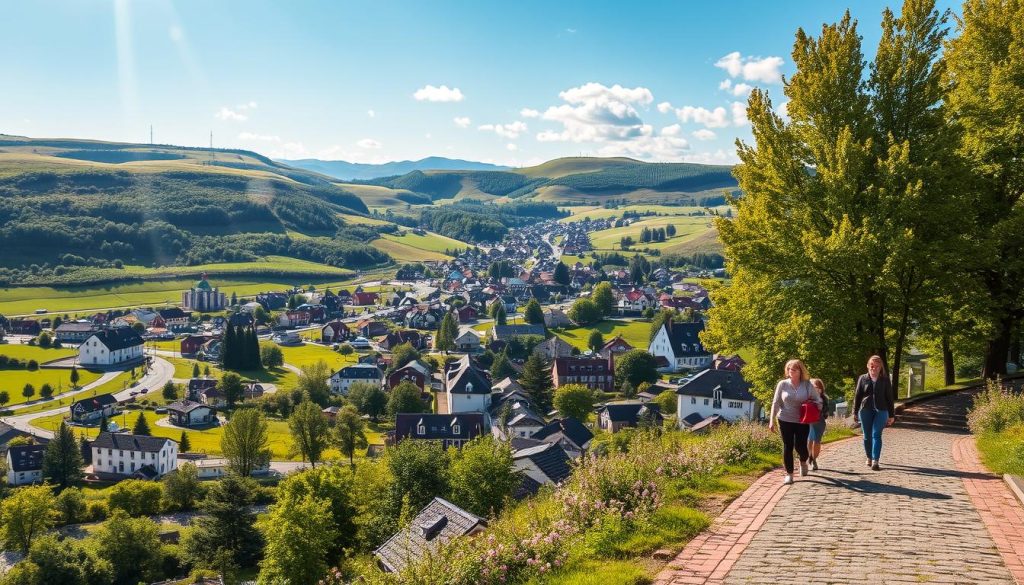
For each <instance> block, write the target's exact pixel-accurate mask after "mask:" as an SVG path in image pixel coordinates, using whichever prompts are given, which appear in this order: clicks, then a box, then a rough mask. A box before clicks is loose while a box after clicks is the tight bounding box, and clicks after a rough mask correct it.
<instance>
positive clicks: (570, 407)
mask: <svg viewBox="0 0 1024 585" xmlns="http://www.w3.org/2000/svg"><path fill="white" fill-rule="evenodd" d="M554 406H555V409H556V410H558V413H559V414H561V415H562V416H568V417H572V418H574V419H576V420H578V421H580V422H585V421H586V420H587V418H588V417H589V416H590V413H592V412H593V411H594V391H593V390H591V389H590V388H588V387H586V386H584V385H583V384H563V385H562V386H559V387H558V389H557V390H555V399H554Z"/></svg>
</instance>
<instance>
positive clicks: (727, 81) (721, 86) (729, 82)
mask: <svg viewBox="0 0 1024 585" xmlns="http://www.w3.org/2000/svg"><path fill="white" fill-rule="evenodd" d="M731 87H732V80H731V79H723V80H722V81H721V83H719V84H718V89H729V88H731Z"/></svg>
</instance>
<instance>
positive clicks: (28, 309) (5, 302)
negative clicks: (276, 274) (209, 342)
mask: <svg viewBox="0 0 1024 585" xmlns="http://www.w3.org/2000/svg"><path fill="white" fill-rule="evenodd" d="M193 268H194V267H193ZM200 274H201V272H193V276H192V277H189V278H176V279H170V280H160V281H152V282H136V283H130V284H116V285H115V284H112V285H102V286H86V287H60V288H54V287H45V286H34V287H16V288H7V289H0V299H2V300H0V314H2V315H7V316H12V315H25V314H30V313H32V312H33V311H35V310H36V309H47V310H48V311H49V312H50V313H56V314H60V313H73V312H75V311H82V312H88V311H95V310H99V309H114V308H120V307H138V306H146V305H153V306H159V305H163V304H164V303H165V302H166V303H170V304H177V303H180V302H181V293H182V292H184V291H186V290H188V289H190V288H191V287H192V286H193V285H194V284H195V283H196V280H197V279H198V278H199V276H200ZM303 280H311V281H313V282H302V281H303ZM211 284H213V285H214V286H217V287H219V288H220V289H221V290H222V291H224V292H225V294H227V295H228V296H229V297H230V296H231V293H236V294H237V295H239V296H246V295H254V294H256V293H258V292H263V291H268V290H282V289H286V288H291V287H292V286H295V285H297V284H298V285H303V284H314V285H316V287H317V289H322V288H323V287H326V286H332V287H335V288H337V287H342V286H352V285H353V283H352V282H342V281H337V280H331V281H325V280H324V279H323V277H320V278H315V279H314V278H308V279H306V278H304V279H267V280H260V279H243V278H219V279H213V281H212V283H211Z"/></svg>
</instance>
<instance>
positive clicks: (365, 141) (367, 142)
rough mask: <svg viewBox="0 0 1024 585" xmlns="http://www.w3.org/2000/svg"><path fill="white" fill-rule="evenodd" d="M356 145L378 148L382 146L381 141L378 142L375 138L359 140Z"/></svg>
mask: <svg viewBox="0 0 1024 585" xmlns="http://www.w3.org/2000/svg"><path fill="white" fill-rule="evenodd" d="M356 146H358V147H359V148H365V149H373V150H377V149H379V148H380V147H381V143H380V142H377V141H376V140H374V139H373V138H363V139H362V140H360V141H359V142H356Z"/></svg>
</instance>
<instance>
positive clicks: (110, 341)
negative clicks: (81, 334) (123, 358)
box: [89, 327, 142, 351]
mask: <svg viewBox="0 0 1024 585" xmlns="http://www.w3.org/2000/svg"><path fill="white" fill-rule="evenodd" d="M93 337H95V338H96V339H98V340H99V341H100V343H102V344H103V345H105V346H106V347H107V349H109V350H110V351H117V350H119V349H125V348H126V347H133V346H136V345H142V337H140V336H139V334H138V333H137V332H136V331H135V330H134V329H132V328H131V327H118V328H116V329H102V330H100V331H97V332H96V333H93V334H92V336H90V337H89V339H92V338H93Z"/></svg>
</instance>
